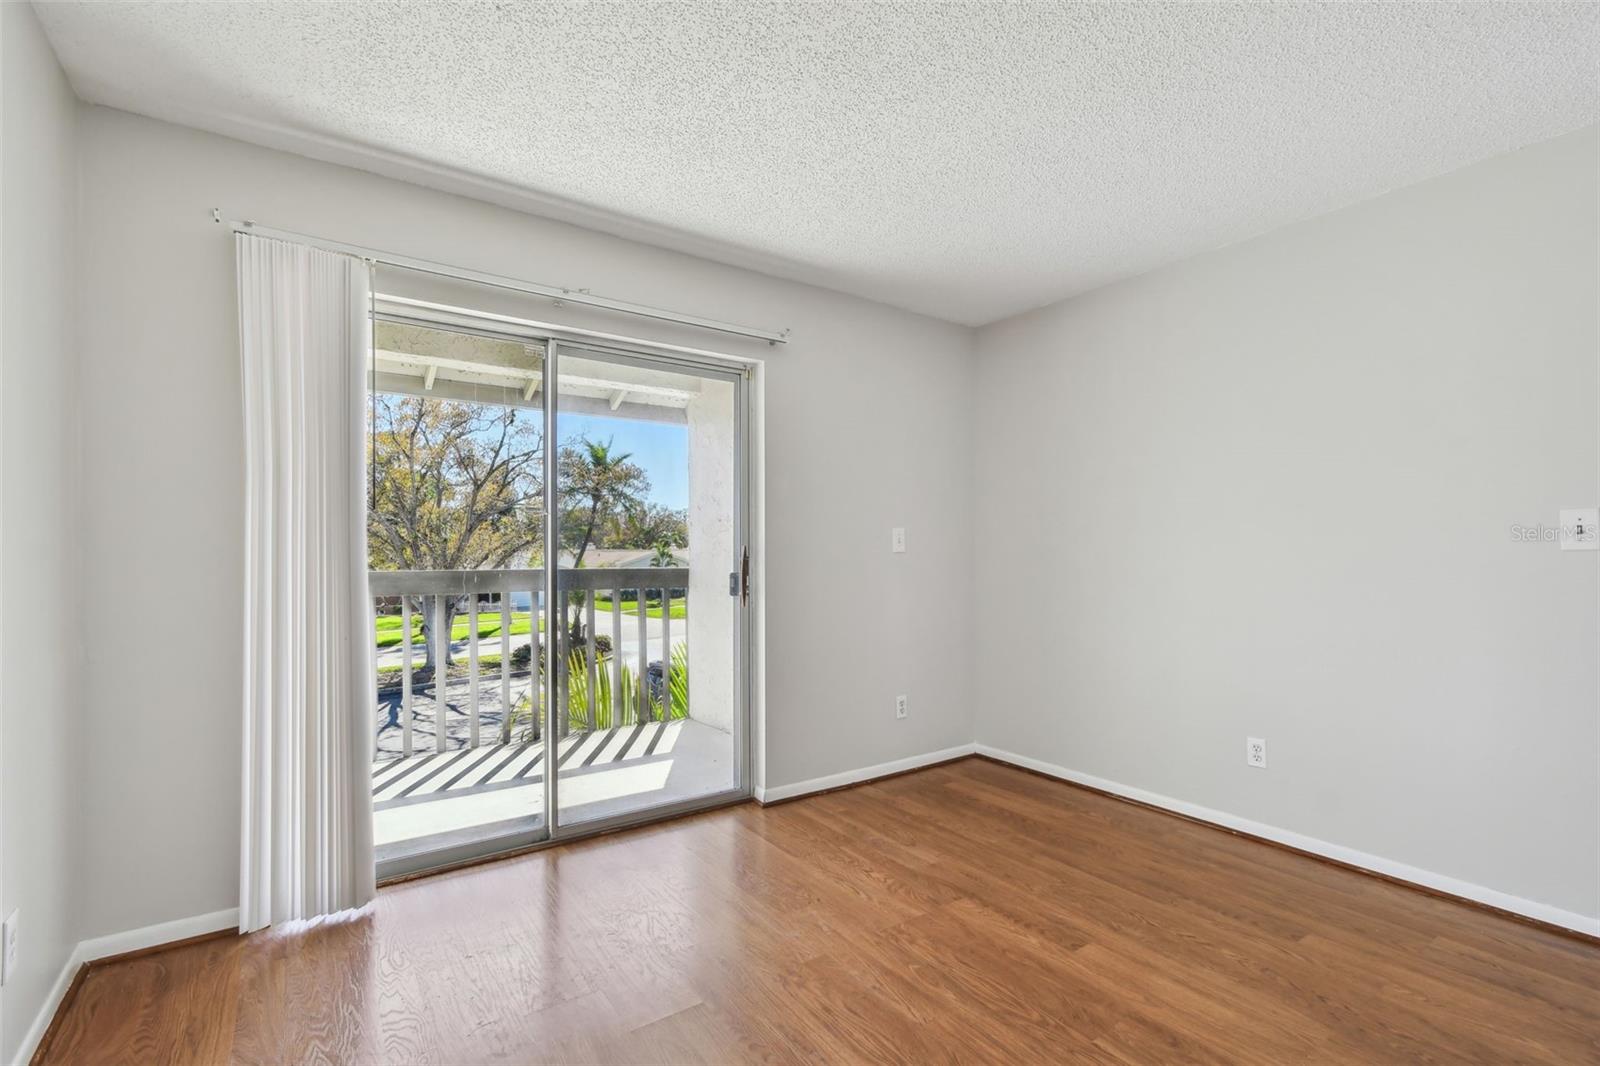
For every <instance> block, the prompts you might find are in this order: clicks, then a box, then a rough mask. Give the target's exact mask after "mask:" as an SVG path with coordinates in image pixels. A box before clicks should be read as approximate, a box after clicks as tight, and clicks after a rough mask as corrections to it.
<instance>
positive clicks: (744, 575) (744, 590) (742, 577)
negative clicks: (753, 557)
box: [739, 545, 750, 605]
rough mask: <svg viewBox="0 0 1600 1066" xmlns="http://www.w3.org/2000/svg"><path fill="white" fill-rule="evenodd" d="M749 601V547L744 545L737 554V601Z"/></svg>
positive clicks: (742, 602)
mask: <svg viewBox="0 0 1600 1066" xmlns="http://www.w3.org/2000/svg"><path fill="white" fill-rule="evenodd" d="M749 602H750V548H749V546H748V545H746V547H745V549H744V551H743V552H742V553H741V554H740V556H739V603H740V604H741V605H743V604H746V603H749Z"/></svg>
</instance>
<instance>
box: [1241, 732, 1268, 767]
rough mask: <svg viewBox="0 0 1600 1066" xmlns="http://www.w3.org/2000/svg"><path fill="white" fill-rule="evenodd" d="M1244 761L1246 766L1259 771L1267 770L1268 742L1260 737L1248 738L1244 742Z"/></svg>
mask: <svg viewBox="0 0 1600 1066" xmlns="http://www.w3.org/2000/svg"><path fill="white" fill-rule="evenodd" d="M1244 761H1245V765H1246V766H1254V767H1256V768H1257V769H1259V770H1265V769H1266V768H1267V742H1266V741H1265V740H1263V739H1261V738H1260V737H1246V738H1245V740H1244Z"/></svg>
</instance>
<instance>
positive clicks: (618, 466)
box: [561, 437, 650, 567]
mask: <svg viewBox="0 0 1600 1066" xmlns="http://www.w3.org/2000/svg"><path fill="white" fill-rule="evenodd" d="M614 440H615V438H612V440H608V441H604V442H601V441H597V440H589V439H588V438H586V437H585V438H581V439H579V440H578V441H577V443H576V444H569V445H567V446H566V447H564V448H562V449H561V483H562V484H561V491H562V495H563V496H565V497H566V499H567V501H568V504H569V506H574V507H576V508H578V509H580V510H581V509H583V508H585V507H586V508H587V514H585V515H584V516H583V517H582V519H581V523H582V527H581V528H582V529H583V535H582V536H581V537H579V538H578V540H577V546H576V547H575V548H574V549H573V553H572V554H573V558H572V565H573V566H574V567H580V566H582V565H583V556H584V553H586V552H587V551H588V550H589V546H590V545H591V544H593V543H594V535H595V531H596V530H597V529H599V528H600V526H601V523H603V522H604V521H605V520H606V519H608V518H610V517H611V516H612V514H614V513H615V512H616V511H618V510H620V509H623V508H627V507H638V506H640V505H641V504H642V503H643V502H644V499H643V498H644V494H645V493H647V492H649V491H650V479H649V478H648V477H647V476H646V475H645V472H644V470H643V468H641V467H640V466H639V465H638V464H637V463H630V462H629V461H628V460H629V459H632V458H633V453H632V452H619V453H616V454H613V453H612V451H611V448H612V444H613V441H614ZM566 525H567V524H566V523H563V526H566Z"/></svg>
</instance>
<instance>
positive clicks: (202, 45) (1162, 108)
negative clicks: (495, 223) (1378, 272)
mask: <svg viewBox="0 0 1600 1066" xmlns="http://www.w3.org/2000/svg"><path fill="white" fill-rule="evenodd" d="M40 16H41V18H42V19H43V21H44V24H45V28H46V30H47V32H48V33H49V35H50V39H51V41H52V42H53V43H54V44H55V47H56V49H57V51H58V52H59V54H60V56H61V59H62V61H63V63H64V64H65V66H66V68H67V70H68V73H69V75H70V76H71V78H72V81H73V84H74V86H75V87H76V88H77V90H78V92H79V94H80V95H82V96H83V97H84V98H86V99H88V100H91V101H94V102H97V103H104V104H109V105H112V106H115V107H121V108H126V109H128V110H132V111H139V112H143V113H146V114H151V115H155V116H157V117H161V118H168V119H172V120H175V121H179V122H184V123H188V124H190V125H195V126H201V127H205V128H210V129H215V130H218V131H221V132H225V133H229V134H232V135H234V136H238V137H241V138H244V139H247V140H254V141H260V142H263V143H269V144H274V145H278V146H282V147H290V148H293V149H296V150H299V151H303V152H306V153H307V154H313V155H317V156H320V157H323V158H334V159H339V160H341V161H344V162H350V163H353V164H355V165H358V166H363V167H366V168H367V169H371V170H376V171H379V172H383V173H390V174H394V175H397V176H402V177H407V178H409V179H411V180H414V181H420V182H422V183H424V184H430V185H436V186H439V187H444V188H452V189H457V190H460V191H467V192H471V193H472V194H474V195H480V196H483V197H485V198H488V199H493V200H497V201H499V202H503V203H515V204H518V205H520V206H524V207H526V208H528V209H530V210H534V211H536V212H539V213H543V214H547V215H552V216H555V217H560V218H567V219H570V220H573V221H577V222H580V223H582V224H585V225H590V226H596V227H599V228H602V229H607V230H610V231H612V232H617V233H622V234H625V235H628V236H634V237H641V238H643V239H645V240H649V241H652V242H654V243H658V244H665V245H668V246H672V247H679V248H683V249H685V250H688V251H693V252H696V253H699V254H702V255H708V256H711V257H713V258H717V259H722V260H725V261H728V262H734V263H738V264H741V265H747V266H756V267H758V268H760V269H764V270H767V271H769V272H772V273H775V274H781V275H787V276H790V277H795V278H799V279H802V280H807V281H813V282H817V283H820V284H825V285H829V286H833V287H836V288H841V289H847V290H850V291H854V292H858V293H861V294H863V295H866V296H870V297H873V298H876V299H880V300H884V301H886V302H889V303H893V304H898V305H901V306H904V307H909V308H913V309H915V310H919V311H925V312H927V313H929V314H933V315H937V316H939V317H942V318H948V319H951V320H953V321H957V322H963V323H969V324H978V323H984V322H988V321H992V320H994V319H996V318H1000V317H1004V316H1006V315H1009V314H1012V313H1015V312H1017V311H1021V310H1024V309H1027V308H1031V307H1035V306H1039V305H1041V304H1045V303H1049V302H1051V301H1054V300H1056V299H1059V298H1061V297H1063V296H1066V295H1070V294H1073V293H1078V292H1082V291H1084V290H1086V289H1090V288H1093V287H1095V286H1097V285H1101V284H1104V283H1106V282H1108V281H1111V280H1114V279H1117V278H1120V277H1126V276H1129V275H1132V274H1136V273H1139V272H1141V271H1145V270H1148V269H1150V268H1152V267H1155V266H1159V265H1161V264H1163V263H1167V262H1170V261H1172V260H1175V259H1179V258H1182V257H1184V256H1187V255H1191V254H1193V253H1195V252H1199V251H1203V250H1205V249H1207V248H1211V247H1215V246H1217V245H1221V244H1227V243H1230V242H1233V241H1237V240H1241V239H1243V238H1246V237H1249V236H1251V235H1254V234H1256V233H1260V232H1262V231H1264V230H1268V229H1271V228H1273V227H1276V226H1280V225H1283V224H1285V223H1288V222H1292V221H1294V220H1296V219H1301V218H1305V217H1307V216H1310V215H1314V214H1317V213H1320V212H1324V211H1328V210H1331V209H1333V208H1337V207H1340V206H1343V205H1345V204H1349V203H1353V202H1355V201H1358V200H1362V199H1364V198H1367V197H1371V196H1375V195H1377V194H1380V193H1382V192H1384V191H1386V190H1389V189H1393V188H1395V187H1397V186H1402V185H1406V184H1409V183H1412V182H1416V181H1419V180H1421V179H1424V178H1428V177H1431V176H1434V175H1437V174H1441V173H1444V172H1446V171H1449V170H1452V169H1455V168H1457V167H1460V166H1463V165H1465V164H1467V163H1471V162H1474V161H1476V160H1479V159H1482V158H1485V157H1487V156H1490V155H1494V154H1496V153H1499V152H1504V151H1507V150H1509V149H1513V148H1516V147H1519V146H1521V145H1525V144H1530V143H1532V142H1535V141H1539V140H1543V139H1546V138H1549V137H1552V136H1555V135H1557V134H1560V133H1564V132H1567V131H1569V130H1573V129H1576V128H1578V127H1580V126H1583V125H1587V124H1589V123H1592V122H1595V121H1596V120H1597V119H1600V8H1597V7H1596V6H1595V5H1592V4H1561V3H1550V4H1529V5H1521V4H1461V5H1458V4H1453V3H1431V4H1430V3H1393V4H1382V5H1369V4H1360V3H1350V4H1326V5H1282V6H1263V5H1226V4H1172V5H1166V4H1139V5H1134V4H1128V5H1096V6H1078V5H1066V4H1049V3H1030V4H1013V5H999V4H961V5H925V4H904V3H895V4H867V3H835V2H816V3H801V4H757V3H748V2H747V3H736V4H719V3H709V2H707V3H701V2H695V3H656V4H644V3H629V4H609V3H594V4H583V5H570V4H549V3H531V4H492V5H491V4H457V3H421V4H403V5H392V4H372V3H336V4H287V3H282V4H280V3H270V4H256V3H236V4H143V3H119V4H101V3H94V4H81V5H80V4H70V3H50V4H42V5H40ZM228 206H234V205H228ZM237 209H239V210H248V209H249V205H248V204H241V205H237ZM263 221H265V222H267V223H268V224H272V223H273V222H274V221H278V222H280V223H281V221H282V220H272V219H265V220H263ZM291 221H292V220H291ZM557 273H559V271H557ZM541 280H553V281H558V282H560V283H562V284H569V283H570V284H573V285H575V286H576V285H583V284H585V279H582V278H570V279H569V278H566V277H553V278H550V279H541ZM615 295H618V296H623V297H626V296H628V295H629V294H626V293H618V294H615ZM730 314H731V312H730Z"/></svg>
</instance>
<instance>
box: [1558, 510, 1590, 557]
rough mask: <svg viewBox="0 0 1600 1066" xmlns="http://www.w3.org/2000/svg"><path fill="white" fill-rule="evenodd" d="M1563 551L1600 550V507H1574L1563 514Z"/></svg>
mask: <svg viewBox="0 0 1600 1066" xmlns="http://www.w3.org/2000/svg"><path fill="white" fill-rule="evenodd" d="M1561 550H1562V551H1564V552H1592V551H1595V550H1600V507H1574V508H1570V509H1566V510H1563V511H1562V512H1561Z"/></svg>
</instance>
